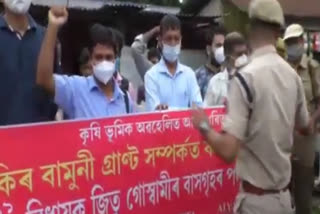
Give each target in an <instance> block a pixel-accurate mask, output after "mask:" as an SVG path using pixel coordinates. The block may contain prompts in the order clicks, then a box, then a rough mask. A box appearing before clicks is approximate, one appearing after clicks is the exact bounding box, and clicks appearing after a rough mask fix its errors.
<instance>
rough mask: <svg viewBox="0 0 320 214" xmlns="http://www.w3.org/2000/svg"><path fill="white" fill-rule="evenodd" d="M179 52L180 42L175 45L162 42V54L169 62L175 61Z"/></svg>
mask: <svg viewBox="0 0 320 214" xmlns="http://www.w3.org/2000/svg"><path fill="white" fill-rule="evenodd" d="M180 52H181V44H178V45H176V46H170V45H166V44H163V48H162V55H163V57H164V58H165V59H166V60H167V61H169V62H175V61H177V60H178V57H179V55H180Z"/></svg>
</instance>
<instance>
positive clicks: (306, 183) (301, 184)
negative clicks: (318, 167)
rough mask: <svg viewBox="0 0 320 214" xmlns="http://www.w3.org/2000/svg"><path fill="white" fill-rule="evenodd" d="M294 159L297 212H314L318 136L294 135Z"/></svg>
mask: <svg viewBox="0 0 320 214" xmlns="http://www.w3.org/2000/svg"><path fill="white" fill-rule="evenodd" d="M294 137H295V138H294V140H295V141H294V145H293V160H292V179H291V180H292V195H293V198H294V203H295V207H296V214H311V213H312V190H313V182H314V171H313V165H314V160H315V144H316V142H317V139H318V138H317V136H316V135H311V136H301V135H298V134H297V133H296V134H295V136H294Z"/></svg>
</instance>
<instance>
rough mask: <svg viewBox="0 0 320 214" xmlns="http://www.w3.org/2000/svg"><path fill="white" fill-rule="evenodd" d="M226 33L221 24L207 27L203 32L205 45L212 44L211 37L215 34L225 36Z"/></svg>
mask: <svg viewBox="0 0 320 214" xmlns="http://www.w3.org/2000/svg"><path fill="white" fill-rule="evenodd" d="M226 34H227V30H226V29H225V28H224V27H223V26H220V25H219V26H216V27H211V28H209V29H208V30H207V32H206V34H205V41H206V45H208V46H210V45H212V42H213V38H214V37H215V36H216V35H224V36H225V35H226Z"/></svg>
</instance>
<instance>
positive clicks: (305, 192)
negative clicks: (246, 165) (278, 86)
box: [284, 24, 320, 214]
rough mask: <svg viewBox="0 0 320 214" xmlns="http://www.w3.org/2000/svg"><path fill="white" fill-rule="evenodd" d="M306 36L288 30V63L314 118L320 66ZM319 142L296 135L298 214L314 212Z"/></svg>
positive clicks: (296, 29)
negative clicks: (308, 52) (307, 46)
mask: <svg viewBox="0 0 320 214" xmlns="http://www.w3.org/2000/svg"><path fill="white" fill-rule="evenodd" d="M303 35H304V30H303V27H302V26H301V25H298V24H292V25H290V26H289V27H288V28H287V29H286V31H285V35H284V40H285V43H286V46H287V53H288V57H287V58H288V62H289V63H290V65H291V66H292V67H293V68H294V69H295V70H296V72H297V73H298V75H299V76H300V77H301V79H302V82H303V86H304V91H305V95H306V101H307V106H308V111H309V113H310V114H311V115H312V114H313V113H314V112H315V111H316V109H317V107H318V100H319V97H320V76H319V75H320V66H319V64H318V63H317V62H316V61H315V60H313V59H311V58H308V56H307V55H306V54H305V50H304V44H305V42H304V38H303ZM316 140H317V136H316V134H312V135H310V136H303V135H301V134H299V133H298V132H295V134H294V146H293V161H292V170H293V171H292V175H293V177H292V181H293V196H294V199H295V205H296V213H297V214H311V212H312V189H313V181H314V175H313V174H314V172H313V165H314V159H315V143H316Z"/></svg>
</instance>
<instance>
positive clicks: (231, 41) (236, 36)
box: [223, 32, 247, 56]
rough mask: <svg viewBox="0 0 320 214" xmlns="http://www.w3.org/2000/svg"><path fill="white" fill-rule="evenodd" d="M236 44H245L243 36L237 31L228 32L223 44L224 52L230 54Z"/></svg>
mask: <svg viewBox="0 0 320 214" xmlns="http://www.w3.org/2000/svg"><path fill="white" fill-rule="evenodd" d="M237 45H247V43H246V40H245V38H244V37H243V36H242V34H241V33H239V32H232V33H229V34H228V35H227V36H226V39H225V40H224V44H223V48H224V54H225V55H226V56H229V55H231V54H232V52H233V51H234V47H235V46H237Z"/></svg>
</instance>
